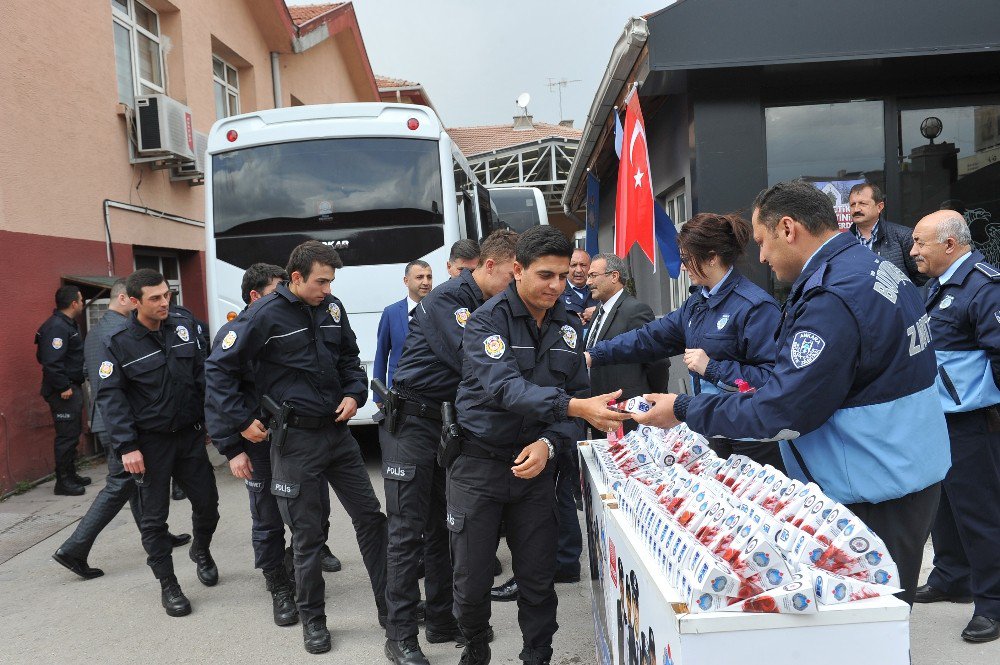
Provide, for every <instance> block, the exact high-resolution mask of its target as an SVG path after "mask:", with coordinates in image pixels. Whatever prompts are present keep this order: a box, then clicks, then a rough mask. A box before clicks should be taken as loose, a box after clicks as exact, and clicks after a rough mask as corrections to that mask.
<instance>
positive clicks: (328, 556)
mask: <svg viewBox="0 0 1000 665" xmlns="http://www.w3.org/2000/svg"><path fill="white" fill-rule="evenodd" d="M319 563H320V566H322V568H323V572H324V573H336V572H338V571H340V568H341V565H340V559H338V558H337V557H335V556H334V555H333V552H331V551H330V548H329V546H327V545H324V546H323V549H322V550H320V553H319Z"/></svg>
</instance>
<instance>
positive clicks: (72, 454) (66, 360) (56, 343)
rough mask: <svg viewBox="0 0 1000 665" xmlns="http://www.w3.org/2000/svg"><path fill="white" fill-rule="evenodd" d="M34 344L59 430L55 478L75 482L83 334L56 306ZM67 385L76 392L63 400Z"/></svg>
mask: <svg viewBox="0 0 1000 665" xmlns="http://www.w3.org/2000/svg"><path fill="white" fill-rule="evenodd" d="M35 345H36V346H37V347H38V348H37V349H36V350H35V357H36V358H37V359H38V362H39V364H41V366H42V389H41V395H42V397H43V398H44V399H45V401H46V402H48V403H49V409H50V410H51V411H52V422H53V423H54V425H55V430H56V437H55V471H56V479H57V481H59V482H62V481H63V480H70V481H72V479H73V477H74V476H75V474H76V466H75V462H76V446H77V444H79V443H80V434H81V432H82V431H83V391H82V390H81V388H80V386H81V385H82V384H83V378H84V377H83V336H82V335H81V334H80V327H79V326H78V325H77V323H76V321H74V320H73V319H71V318H69V317H68V316H66V315H65V314H63V313H62V312H61V311H59V310H58V309H57V310H53V312H52V316H50V317H49V318H48V319H46V320H45V323H43V324H42V325H41V327H40V328H39V329H38V332H36V333H35ZM68 388H72V389H73V394H72V395H71V396H70V397H69V399H63V398H62V397H61V396H60V395H61V394H62V393H64V392H66V390H67V389H68ZM80 492H82V490H80Z"/></svg>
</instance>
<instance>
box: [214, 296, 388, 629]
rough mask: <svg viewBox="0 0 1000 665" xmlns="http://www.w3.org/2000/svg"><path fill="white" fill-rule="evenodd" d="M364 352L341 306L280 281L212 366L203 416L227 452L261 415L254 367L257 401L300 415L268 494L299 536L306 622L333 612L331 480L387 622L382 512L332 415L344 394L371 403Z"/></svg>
mask: <svg viewBox="0 0 1000 665" xmlns="http://www.w3.org/2000/svg"><path fill="white" fill-rule="evenodd" d="M358 353H359V352H358V344H357V340H356V338H355V336H354V331H353V330H351V326H350V323H349V321H348V320H347V313H346V311H345V310H344V307H343V304H342V303H341V302H340V300H338V299H337V298H335V297H334V296H327V298H326V299H325V300H324V301H323V302H322V303H320V305H318V306H317V307H310V306H308V305H306V304H305V303H303V302H302V301H301V300H299V299H298V297H296V296H295V294H293V293H292V292H291V291H290V290H289V289H288V285H287V283H283V284H279V285H278V287H277V289H276V290H275V291H274V292H273V293H271V294H268V295H267V296H264V297H263V298H261V299H260V300H258V301H257V302H256V303H254V306H253V307H250V308H247V309H246V310H244V311H243V313H241V314H240V315H239V316H238V317H237V318H236V319H235V320H234V321H233V322H232V326H231V327H230V328H229V330H228V331H227V332H226V334H225V335H224V336H223V337H222V339H221V340H219V342H218V344H216V345H215V348H214V349H213V350H212V353H211V355H210V356H209V358H208V361H207V371H206V378H207V384H208V386H207V396H206V402H205V409H206V414H207V420H208V428H209V434H210V435H211V437H212V440H213V441H216V442H217V444H218V445H220V447H221V448H220V449H228V448H229V446H232V445H236V444H237V443H239V442H241V440H242V437H241V435H240V433H241V432H242V431H243V430H245V429H246V428H247V427H249V426H250V424H251V423H252V422H253V421H254V419H255V418H257V417H258V415H259V414H258V412H257V404H256V403H254V402H253V401H252V400H249V399H248V398H247V394H246V392H245V391H244V389H243V388H242V387H241V384H242V383H243V382H244V381H245V377H244V372H245V371H246V369H247V368H250V369H251V370H252V372H253V377H252V378H253V384H254V386H255V389H256V394H257V395H258V396H260V397H263V396H265V395H267V396H269V397H271V399H273V400H274V401H275V402H276V403H278V404H282V403H285V402H287V403H288V404H290V405H291V406H292V407H293V408H294V415H293V417H292V419H291V421H290V426H289V429H288V435H287V438H286V439H285V442H284V445H283V446H282V447H281V448H278V447H277V446H274V445H272V446H271V467H272V479H271V486H270V488H268V489H269V491H270V492H271V493H272V494H273V495H274V496H275V497H277V503H278V509H279V511H280V512H281V516H282V519H283V520H284V522H285V524H287V525H288V526H289V527H290V528H291V530H292V548H293V550H294V558H295V582H296V594H297V599H296V600H297V604H298V609H299V615H300V616H301V618H302V621H303V622H304V623H307V624H308V623H309V622H310V621H311V620H312V619H315V618H317V617H323V616H324V610H325V605H326V601H325V596H324V591H325V585H324V581H323V574H322V570H321V564H320V553H321V549H322V547H323V544H324V542H325V541H326V535H325V533H324V528H323V524H324V521H326V520H327V519H329V513H330V509H329V502H328V499H327V502H326V503H324V499H323V495H324V494H327V495H328V494H329V489H328V488H327V486H326V485H327V482H329V483H330V485H332V486H333V489H334V491H335V492H336V493H337V498H338V499H340V502H341V504H342V505H343V506H344V508H345V510H347V513H348V514H349V515H350V516H351V520H352V522H353V524H354V530H355V533H356V535H357V540H358V546H359V548H360V550H361V556H362V559H363V560H364V564H365V568H366V569H367V570H368V576H369V578H370V579H371V585H372V591H373V592H374V594H375V602H376V605H377V607H378V612H379V616H380V617H382V616H384V615H385V611H384V605H385V548H386V535H385V534H386V531H385V515H383V514H382V512H381V506H380V505H379V502H378V499H377V498H376V496H375V492H374V490H373V489H372V485H371V481H370V480H369V479H368V472H367V471H366V470H365V466H364V461H363V460H362V458H361V450H360V448H359V447H358V442H357V441H356V440H355V439H354V437H353V436H352V435H351V432H350V428H349V427H348V425H347V423H338V422H335V420H336V417H337V416H336V414H335V413H334V410H335V409H336V408H337V406H338V405H339V404H340V402H341V401H342V400H343V398H344V397H345V396H350V397H353V398H354V399H355V400H356V401H357V403H358V406H361V405H363V404H364V403H365V401H366V399H367V396H368V390H367V387H366V383H365V382H366V378H367V377H366V375H365V371H364V369H362V368H361V362H360V360H359V358H358Z"/></svg>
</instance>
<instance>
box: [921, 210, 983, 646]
mask: <svg viewBox="0 0 1000 665" xmlns="http://www.w3.org/2000/svg"><path fill="white" fill-rule="evenodd" d="M910 253H911V254H912V255H913V256H914V257H915V258H916V260H917V269H918V270H919V271H920V272H922V273H923V274H924V275H927V276H928V277H931V278H932V279H931V280H930V281H929V282H928V283H927V285H928V298H927V313H928V314H929V315H930V328H931V339H933V340H934V341H933V346H934V353H935V355H936V356H937V362H938V375H937V392H938V396H939V398H940V400H941V406H942V407H944V412H945V420H947V421H948V434H949V436H950V438H951V460H952V464H951V469H950V470H949V471H948V475H946V476H945V478H944V482H943V483H942V486H941V503H940V504H939V506H938V512H937V519H936V520H935V522H934V526H933V528H932V529H931V537H932V538H933V540H934V570H932V571H931V574H930V576H929V577H928V578H927V584H925V585H923V586H921V587H920V588H918V589H917V594H916V598H915V599H914V600H915V601H916V602H918V603H934V602H938V601H942V600H950V601H952V602H969V601H970V600H973V599H974V600H975V610H974V611H973V617H972V620H971V621H970V622H969V625H968V626H966V628H965V630H964V631H962V638H963V639H965V640H966V641H968V642H990V641H992V640H995V639H997V638H998V637H1000V621H998V619H1000V557H998V556H997V555H998V554H1000V416H998V414H997V405H998V404H1000V389H998V388H997V386H998V385H1000V271H998V270H997V269H996V268H995V267H993V266H991V265H989V264H988V263H986V259H985V257H983V255H982V253H980V252H979V251H977V250H973V249H972V234H971V233H970V232H969V226H968V225H967V224H966V222H965V219H964V218H963V217H962V215H961V214H959V213H957V212H955V211H954V210H942V211H939V212H935V213H932V214H930V215H928V216H926V217H924V218H923V219H921V220H920V221H919V222H918V223H917V225H916V227H914V229H913V249H912V250H911V252H910Z"/></svg>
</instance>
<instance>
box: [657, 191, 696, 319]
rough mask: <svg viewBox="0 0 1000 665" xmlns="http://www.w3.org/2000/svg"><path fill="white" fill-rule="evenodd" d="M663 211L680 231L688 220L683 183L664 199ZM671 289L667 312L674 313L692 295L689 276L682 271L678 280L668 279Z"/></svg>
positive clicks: (668, 294) (669, 290)
mask: <svg viewBox="0 0 1000 665" xmlns="http://www.w3.org/2000/svg"><path fill="white" fill-rule="evenodd" d="M663 209H664V210H666V211H667V215H669V216H670V219H671V221H673V223H674V227H675V228H676V229H677V230H678V231H680V230H681V227H682V226H683V225H684V222H686V221H687V219H688V209H687V190H686V189H685V187H684V183H683V182H682V183H681V184H680V185H677V186H676V187H674V188H673V189H671V190H670V191H669V192H667V194H666V195H665V196H664V197H663ZM668 283H669V288H668V291H667V300H668V302H667V311H668V312H672V311H674V310H675V309H677V308H678V307H680V306H681V305H682V304H684V301H685V300H687V297H688V296H689V295H690V289H691V279H690V278H689V277H688V274H687V273H686V272H684V271H683V270H682V271H681V274H680V275H679V276H678V277H677V279H668Z"/></svg>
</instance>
